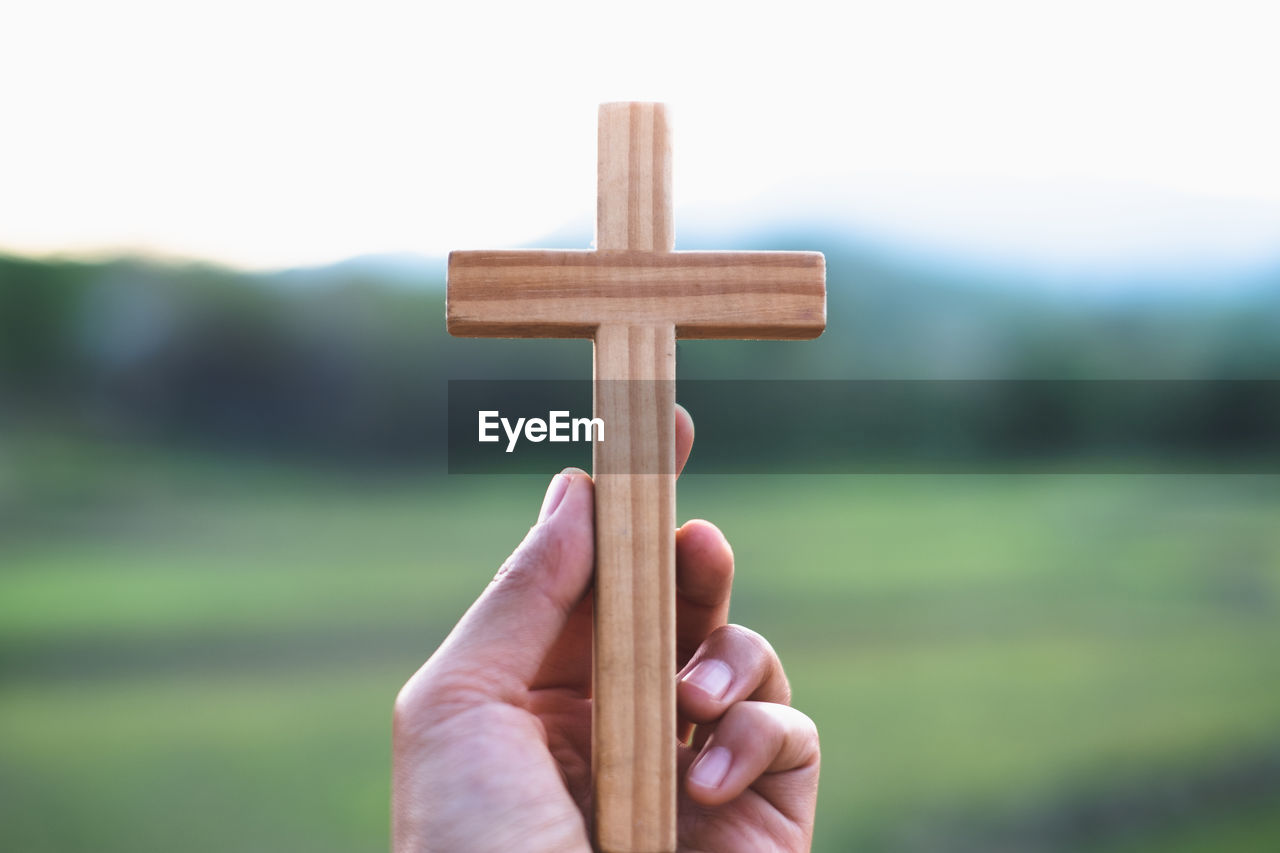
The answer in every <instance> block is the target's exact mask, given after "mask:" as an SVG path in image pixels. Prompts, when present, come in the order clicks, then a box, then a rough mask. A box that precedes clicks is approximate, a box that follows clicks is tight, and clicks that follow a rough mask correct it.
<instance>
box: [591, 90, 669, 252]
mask: <svg viewBox="0 0 1280 853" xmlns="http://www.w3.org/2000/svg"><path fill="white" fill-rule="evenodd" d="M599 129H600V130H599V134H600V136H599V161H598V164H597V168H596V248H597V249H598V250H600V251H609V252H611V251H626V250H628V249H629V250H631V251H636V252H670V251H671V250H672V249H673V248H675V239H676V238H675V227H674V223H675V220H674V218H673V216H672V213H671V137H670V133H669V131H668V127H667V108H666V105H665V104H646V103H627V102H622V103H613V104H601V105H600V123H599Z"/></svg>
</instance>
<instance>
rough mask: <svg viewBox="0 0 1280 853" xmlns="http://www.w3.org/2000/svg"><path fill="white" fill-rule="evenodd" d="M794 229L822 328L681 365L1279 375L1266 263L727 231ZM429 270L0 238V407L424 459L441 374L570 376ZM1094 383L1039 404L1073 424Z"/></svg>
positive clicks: (440, 420)
mask: <svg viewBox="0 0 1280 853" xmlns="http://www.w3.org/2000/svg"><path fill="white" fill-rule="evenodd" d="M799 245H803V246H807V247H813V248H816V249H819V250H821V251H824V252H825V253H826V255H827V266H828V292H829V307H828V332H827V334H826V335H824V336H823V337H822V338H821V339H819V340H818V341H816V342H812V343H806V344H796V343H776V342H728V341H708V342H701V341H689V342H682V343H681V344H680V354H679V371H680V376H681V377H682V378H697V379H708V378H715V379H784V378H786V379H1209V378H1211V379H1219V378H1221V379H1246V378H1247V379H1270V378H1280V268H1278V269H1276V270H1274V271H1272V273H1271V274H1269V275H1260V276H1258V277H1257V278H1256V280H1253V281H1250V282H1232V283H1230V286H1223V287H1219V286H1215V283H1213V282H1206V283H1205V284H1204V286H1202V287H1197V288H1187V287H1182V288H1161V287H1159V286H1156V285H1153V284H1147V285H1143V286H1130V287H1121V288H1102V287H1094V288H1090V289H1088V290H1082V291H1079V292H1075V293H1072V292H1068V291H1066V290H1063V289H1061V288H1057V289H1050V288H1045V287H1027V286H1021V287H1020V286H1016V282H1013V281H1011V280H1000V279H995V280H984V279H983V278H981V277H980V276H979V275H977V274H975V273H965V272H956V271H949V270H947V269H945V268H941V267H929V266H925V265H921V264H914V263H912V262H910V261H909V260H907V259H903V258H893V257H890V256H887V255H885V254H883V253H878V252H876V251H873V250H870V249H868V248H867V247H863V246H859V245H856V244H853V243H850V242H849V241H847V240H845V239H843V238H841V237H838V236H830V235H828V236H825V237H824V236H823V235H815V234H813V233H806V234H803V235H773V236H771V237H770V238H768V239H763V240H755V241H748V242H747V243H746V244H744V245H743V246H742V248H773V247H785V246H799ZM443 279H444V264H443V262H441V261H435V262H432V261H428V260H425V259H422V260H419V261H417V262H415V263H412V264H408V265H407V266H406V264H405V262H404V261H403V259H402V260H401V262H400V267H399V268H398V269H397V270H396V271H395V273H394V274H390V273H388V270H387V268H386V265H385V264H383V265H380V264H379V263H378V262H377V260H376V259H371V260H369V261H367V262H360V261H352V262H346V263H344V264H341V265H337V266H335V267H328V268H320V269H313V270H293V271H288V272H284V273H275V274H246V273H237V272H234V271H230V270H227V269H223V268H218V267H214V266H208V265H195V264H188V265H179V264H171V263H161V262H157V261H148V260H141V259H131V258H123V259H116V260H109V261H102V262H84V261H69V260H30V259H23V258H17V257H4V256H0V426H5V425H7V426H11V427H12V426H23V425H37V426H41V427H51V428H59V429H70V430H75V431H87V432H91V433H95V434H99V433H105V434H112V435H123V436H130V437H138V438H143V439H148V440H155V441H174V442H177V443H185V442H193V443H197V444H200V445H215V446H227V447H232V448H237V449H249V450H269V451H273V452H292V453H300V454H324V455H326V456H327V457H332V458H337V459H351V460H388V461H396V462H402V461H406V460H413V461H420V462H424V463H430V462H440V461H441V460H440V457H441V455H442V454H443V446H444V441H443V438H442V433H443V431H444V429H445V425H446V416H445V411H444V410H445V407H446V381H447V380H449V379H463V378H486V379H495V378H499V379H517V378H529V379H585V378H589V376H590V369H591V368H590V361H591V359H590V347H589V344H588V343H586V342H584V341H492V340H457V339H453V338H450V337H449V336H448V335H447V334H446V332H445V329H444V280H443ZM1097 399H1101V398H1095V397H1093V396H1091V395H1075V396H1074V397H1072V398H1068V399H1056V400H1053V401H1047V402H1046V405H1048V406H1050V407H1051V410H1052V413H1053V416H1054V418H1055V420H1056V422H1058V423H1060V424H1071V425H1074V426H1072V427H1071V428H1078V429H1088V425H1089V423H1090V421H1091V419H1092V418H1093V416H1094V414H1095V413H1091V411H1090V407H1091V406H1097V405H1101V404H1100V403H1098V402H1097ZM1219 402H1220V401H1219ZM1171 405H1176V406H1196V407H1203V406H1212V405H1215V402H1214V400H1212V399H1203V400H1197V399H1188V398H1186V397H1185V396H1184V397H1179V398H1177V400H1175V401H1174V402H1172V403H1171ZM1064 407H1065V410H1064ZM1167 414H1168V417H1170V418H1177V417H1179V416H1180V413H1179V412H1178V411H1170V412H1168V413H1167ZM1031 420H1032V421H1033V422H1034V420H1035V419H1034V418H1032V419H1031ZM742 428H743V429H750V428H751V425H750V424H749V423H748V424H743V425H742Z"/></svg>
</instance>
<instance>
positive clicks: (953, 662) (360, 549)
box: [0, 435, 1280, 853]
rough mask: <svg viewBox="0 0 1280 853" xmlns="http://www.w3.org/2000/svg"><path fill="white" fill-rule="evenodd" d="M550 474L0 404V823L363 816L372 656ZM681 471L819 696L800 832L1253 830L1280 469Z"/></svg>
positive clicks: (873, 842) (142, 844)
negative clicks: (129, 429)
mask: <svg viewBox="0 0 1280 853" xmlns="http://www.w3.org/2000/svg"><path fill="white" fill-rule="evenodd" d="M691 471H696V451H695V458H694V462H693V465H692V467H691ZM544 486H545V481H543V480H542V479H533V478H497V477H447V476H443V475H427V474H415V473H412V472H398V473H397V472H382V473H377V474H374V473H367V472H366V473H365V474H362V475H357V474H353V473H351V472H349V471H346V472H343V471H320V470H315V469H304V468H300V467H295V466H291V465H287V464H283V463H276V462H270V461H259V462H250V461H245V460H244V459H243V458H236V459H231V458H222V457H218V456H211V455H197V454H194V453H183V452H178V451H164V452H162V451H159V450H155V449H140V448H137V447H131V446H124V445H121V446H106V445H88V444H83V443H78V442H73V441H61V440H55V439H50V438H45V439H39V440H36V439H34V438H32V437H31V436H30V435H27V436H16V435H11V436H7V437H3V438H2V439H0V673H2V679H3V680H2V682H0V848H2V849H5V850H14V851H31V853H37V851H55V850H56V851H73V850H94V851H125V850H128V851H144V850H175V849H181V850H186V851H213V850H217V851H281V850H299V851H301V850H307V851H353V850H381V849H385V847H386V843H387V840H386V839H387V815H386V811H387V792H388V780H387V775H388V741H389V722H390V720H389V717H390V707H391V702H392V699H393V697H394V695H395V692H396V690H397V688H398V687H399V685H400V684H401V683H402V682H403V680H404V679H405V678H406V677H407V676H408V675H409V674H410V673H411V672H412V671H413V670H414V669H415V668H416V667H417V665H418V664H419V663H420V662H421V661H422V660H423V659H424V658H425V657H426V656H427V655H428V654H429V653H430V652H431V650H432V649H433V648H434V646H435V645H436V643H438V642H439V640H440V639H441V638H442V637H443V636H444V634H445V632H446V631H447V630H448V628H449V626H450V625H451V624H452V622H453V620H454V619H455V618H456V617H457V616H458V615H459V614H460V613H461V612H462V610H463V609H464V608H465V606H466V605H467V604H468V603H469V602H470V600H471V599H472V598H473V597H474V595H475V594H476V593H477V592H478V591H479V590H480V589H481V588H483V586H484V585H485V583H486V582H487V581H488V579H489V577H490V575H491V574H492V572H493V571H494V569H495V568H496V567H497V565H498V563H499V562H500V561H501V560H502V558H503V557H504V556H505V555H506V553H507V552H508V551H509V550H510V548H511V547H512V546H513V545H514V544H515V543H516V542H517V541H518V540H519V539H520V537H521V536H522V534H523V532H524V530H525V529H526V528H527V526H528V525H529V524H530V523H531V522H532V521H533V518H534V516H535V514H536V511H537V507H538V504H539V501H540V499H541V493H542V490H543V488H544ZM679 501H680V503H679V510H678V512H679V515H680V517H681V518H689V517H705V518H709V519H711V520H713V521H716V522H717V523H718V524H720V526H721V527H722V528H723V529H724V530H725V531H726V533H727V534H728V535H729V538H730V541H731V542H732V543H733V544H734V547H735V550H736V553H737V556H738V579H737V584H736V592H735V603H734V610H733V619H734V620H735V621H738V622H742V623H744V624H748V625H750V626H752V627H754V628H756V629H758V630H760V631H761V632H762V633H764V634H765V635H766V636H768V637H769V638H770V639H771V640H772V641H773V643H774V645H775V646H776V647H777V649H778V650H779V652H780V653H781V655H782V657H783V660H784V663H786V665H787V667H788V670H789V673H790V675H791V679H792V682H793V687H794V691H795V697H796V699H795V701H796V704H797V705H798V706H799V707H801V708H802V709H804V710H805V711H807V712H808V713H810V714H811V715H812V716H813V717H814V719H815V720H816V721H817V722H818V725H819V729H820V731H821V733H822V740H823V781H822V795H821V803H820V806H819V832H818V839H817V844H816V846H815V849H818V850H824V851H848V850H857V849H867V850H993V849H1000V850H1057V849H1064V850H1067V849H1069V850H1106V851H1126V853H1128V851H1143V850H1162V851H1166V850H1176V851H1208V850H1215V851H1224V850H1226V851H1233V850H1240V851H1246V850H1247V851H1253V850H1266V849H1280V817H1277V815H1280V524H1278V523H1277V520H1278V519H1280V477H1245V476H1236V477H1227V476H1223V477H1208V476H1143V477H1137V476H1041V477H1033V476H1005V477H997V476H991V477H976V476H965V477H960V476H937V477H925V476H864V477H845V476H841V477H836V476H830V477H809V478H794V479H793V478H783V477H759V478H748V477H741V476H739V477H727V476H726V477H708V476H702V477H699V476H696V475H694V476H690V477H687V478H686V479H685V480H684V481H682V484H681V491H680V498H679Z"/></svg>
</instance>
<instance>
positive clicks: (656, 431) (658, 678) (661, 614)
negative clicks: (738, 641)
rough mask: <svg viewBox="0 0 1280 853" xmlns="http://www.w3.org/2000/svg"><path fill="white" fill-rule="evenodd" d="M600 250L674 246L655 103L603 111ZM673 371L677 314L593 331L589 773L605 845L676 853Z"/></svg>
mask: <svg viewBox="0 0 1280 853" xmlns="http://www.w3.org/2000/svg"><path fill="white" fill-rule="evenodd" d="M599 128H600V142H599V154H600V157H599V169H598V173H597V177H598V188H597V209H596V248H597V251H599V252H611V251H641V252H670V251H671V250H672V248H673V247H674V245H675V235H674V230H673V228H672V214H671V166H670V163H671V145H670V140H669V137H668V133H667V120H666V110H665V108H664V107H663V106H662V105H661V104H638V103H630V104H629V103H621V104H603V105H602V106H601V107H600V125H599ZM675 378H676V334H675V324H674V323H671V322H651V323H647V324H643V325H631V324H625V325H624V324H621V323H618V324H602V325H601V326H600V327H599V328H598V329H597V330H596V334H595V386H594V389H595V390H594V393H595V416H596V417H598V418H602V419H603V420H604V423H605V424H606V425H608V427H609V428H611V430H612V432H611V433H610V434H609V435H607V436H606V440H605V441H604V442H602V443H597V444H596V445H595V450H594V458H593V461H592V475H593V477H594V478H595V484H596V493H595V494H596V523H595V531H596V580H595V632H594V643H595V649H594V656H593V684H592V726H591V732H592V735H591V736H592V750H591V756H592V776H593V778H594V780H595V781H594V785H595V798H594V804H595V806H594V808H595V836H596V841H597V844H598V845H599V846H600V848H601V849H603V850H607V851H668V850H675V848H676V752H675V742H676V694H675V679H674V677H673V674H674V672H675V669H676V652H675V560H676V545H675V526H676V512H675V502H676V489H675Z"/></svg>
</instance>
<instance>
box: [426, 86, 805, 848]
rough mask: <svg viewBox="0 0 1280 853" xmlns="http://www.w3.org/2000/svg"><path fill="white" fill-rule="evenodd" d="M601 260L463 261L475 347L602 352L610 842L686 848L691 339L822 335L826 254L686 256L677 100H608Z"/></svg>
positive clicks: (601, 710)
mask: <svg viewBox="0 0 1280 853" xmlns="http://www.w3.org/2000/svg"><path fill="white" fill-rule="evenodd" d="M598 142H599V160H598V164H597V165H598V172H597V202H596V203H597V208H596V250H595V251H478V252H477V251H472V252H453V253H451V254H450V255H449V273H448V296H447V304H446V317H447V325H448V329H449V332H450V333H451V334H454V335H459V336H464V337H563V338H593V339H594V341H595V416H596V417H598V418H601V419H603V421H604V423H605V441H604V442H602V443H598V444H596V445H595V457H594V463H593V467H594V471H593V476H594V477H595V483H596V492H595V505H596V510H595V511H596V519H595V522H596V523H595V534H596V576H595V620H596V621H595V631H594V642H595V647H594V658H593V670H594V673H593V678H594V682H593V685H592V691H593V692H592V696H593V703H592V706H593V711H592V714H593V722H592V770H593V778H594V826H595V829H594V832H595V838H596V844H597V846H598V847H599V849H601V850H605V851H609V853H653V851H674V850H675V848H676V788H677V784H678V781H679V780H678V779H677V778H676V746H677V744H676V729H675V724H676V706H675V674H676V669H675V662H676V661H675V519H676V515H675V470H674V467H675V411H674V407H675V341H676V338H677V337H681V338H773V339H791V340H798V339H805V338H813V337H817V336H818V335H820V334H821V333H822V331H823V328H824V327H825V325H826V268H825V261H824V260H823V257H822V255H820V254H817V253H814V252H674V251H673V249H674V245H675V231H674V226H673V222H674V220H673V217H672V204H671V142H670V134H669V130H668V125H667V113H666V109H665V107H664V106H663V105H662V104H645V103H617V104H603V105H602V106H601V107H600V115H599V137H598Z"/></svg>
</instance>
